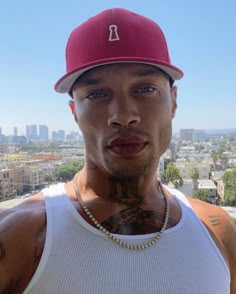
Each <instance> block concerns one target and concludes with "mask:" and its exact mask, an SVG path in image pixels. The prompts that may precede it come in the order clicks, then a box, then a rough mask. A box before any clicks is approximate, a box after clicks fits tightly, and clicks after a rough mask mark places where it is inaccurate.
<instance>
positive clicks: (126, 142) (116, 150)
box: [108, 137, 148, 157]
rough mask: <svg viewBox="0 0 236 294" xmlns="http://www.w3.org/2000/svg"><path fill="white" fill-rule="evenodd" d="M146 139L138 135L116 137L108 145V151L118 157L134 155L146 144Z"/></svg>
mask: <svg viewBox="0 0 236 294" xmlns="http://www.w3.org/2000/svg"><path fill="white" fill-rule="evenodd" d="M147 144H148V143H147V141H145V140H144V139H142V138H139V137H118V138H116V139H114V140H112V141H111V142H110V144H109V146H108V149H109V151H110V152H111V153H112V154H113V155H115V156H118V157H134V156H137V155H139V154H140V153H141V152H142V151H143V150H144V149H145V147H146V146H147Z"/></svg>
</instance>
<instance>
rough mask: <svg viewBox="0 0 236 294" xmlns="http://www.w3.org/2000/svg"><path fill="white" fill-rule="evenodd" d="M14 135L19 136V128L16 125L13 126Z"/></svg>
mask: <svg viewBox="0 0 236 294" xmlns="http://www.w3.org/2000/svg"><path fill="white" fill-rule="evenodd" d="M13 136H14V137H16V136H18V130H17V127H14V128H13Z"/></svg>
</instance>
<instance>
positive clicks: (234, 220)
mask: <svg viewBox="0 0 236 294" xmlns="http://www.w3.org/2000/svg"><path fill="white" fill-rule="evenodd" d="M232 220H233V222H234V223H235V225H236V217H232Z"/></svg>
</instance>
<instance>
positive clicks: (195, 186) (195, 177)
mask: <svg viewBox="0 0 236 294" xmlns="http://www.w3.org/2000/svg"><path fill="white" fill-rule="evenodd" d="M190 176H191V178H192V180H193V190H194V191H197V189H198V179H199V170H198V168H196V167H194V168H193V169H192V170H191V173H190Z"/></svg>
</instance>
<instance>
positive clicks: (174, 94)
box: [171, 86, 178, 118]
mask: <svg viewBox="0 0 236 294" xmlns="http://www.w3.org/2000/svg"><path fill="white" fill-rule="evenodd" d="M177 90H178V88H177V87H176V86H173V87H172V88H171V101H172V115H171V116H172V118H174V117H175V113H176V109H177Z"/></svg>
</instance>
